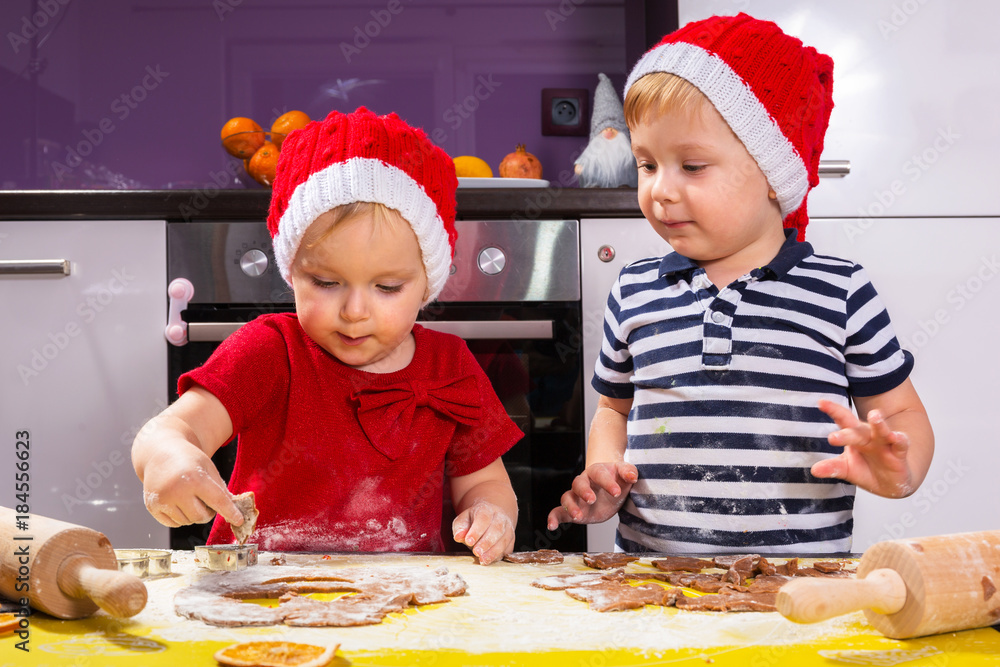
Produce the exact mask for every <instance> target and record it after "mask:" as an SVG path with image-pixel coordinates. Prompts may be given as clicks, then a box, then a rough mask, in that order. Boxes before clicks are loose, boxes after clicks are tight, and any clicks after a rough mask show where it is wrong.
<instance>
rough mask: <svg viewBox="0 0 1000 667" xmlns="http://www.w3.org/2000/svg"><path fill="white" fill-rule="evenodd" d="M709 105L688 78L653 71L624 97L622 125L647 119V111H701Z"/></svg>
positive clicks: (650, 112) (633, 124) (630, 125)
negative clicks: (623, 122) (623, 120)
mask: <svg viewBox="0 0 1000 667" xmlns="http://www.w3.org/2000/svg"><path fill="white" fill-rule="evenodd" d="M706 104H708V105H711V102H709V100H708V98H707V97H705V94H704V93H702V92H701V91H700V90H698V88H697V87H696V86H695V85H694V84H693V83H691V82H690V81H688V80H687V79H683V78H681V77H679V76H677V75H676V74H670V73H668V72H652V73H650V74H647V75H645V76H643V77H641V78H640V79H639V80H638V81H636V82H635V83H633V84H632V86H631V87H630V88H629V89H628V94H627V95H626V96H625V105H624V107H625V124H626V125H628V126H629V129H632V128H634V127H635V126H636V125H638V124H639V123H641V122H643V121H645V120H647V119H648V117H649V115H650V114H655V115H662V114H665V113H668V112H670V111H680V112H682V113H688V114H693V113H700V112H701V111H702V109H704V108H705V106H704V105H706Z"/></svg>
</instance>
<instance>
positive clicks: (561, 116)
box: [542, 88, 590, 137]
mask: <svg viewBox="0 0 1000 667" xmlns="http://www.w3.org/2000/svg"><path fill="white" fill-rule="evenodd" d="M589 96H590V91H589V90H587V89H586V88H542V135H543V136H563V137H577V136H579V137H586V136H588V135H589V134H590V127H589V123H588V116H587V99H588V98H589Z"/></svg>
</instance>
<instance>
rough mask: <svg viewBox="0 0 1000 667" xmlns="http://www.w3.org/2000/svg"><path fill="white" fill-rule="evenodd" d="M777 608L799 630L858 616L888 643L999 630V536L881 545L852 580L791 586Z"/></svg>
mask: <svg viewBox="0 0 1000 667" xmlns="http://www.w3.org/2000/svg"><path fill="white" fill-rule="evenodd" d="M777 607H778V611H780V612H781V613H782V614H783V615H784V616H786V617H787V618H789V619H790V620H792V621H796V622H798V623H815V622H816V621H822V620H825V619H827V618H832V617H834V616H839V615H841V614H846V613H849V612H852V611H858V610H860V609H863V610H864V612H865V616H866V617H867V618H868V622H869V623H871V624H872V625H873V626H875V629H877V630H878V631H879V632H881V633H882V634H884V635H885V636H887V637H892V638H893V639H908V638H910V637H922V636H924V635H934V634H938V633H940V632H955V631H958V630H970V629H972V628H981V627H985V626H988V625H994V624H996V623H1000V530H993V531H983V532H977V533H958V534H955V535H940V536H936V537H918V538H914V539H909V540H893V541H890V542H879V543H878V544H875V545H873V546H872V547H871V548H870V549H868V550H867V551H866V552H865V553H864V555H863V556H862V557H861V562H860V563H858V573H857V578H856V579H796V580H793V581H790V582H788V583H787V584H785V585H784V586H782V587H781V589H780V590H779V591H778V600H777Z"/></svg>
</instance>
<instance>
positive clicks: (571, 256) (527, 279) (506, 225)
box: [438, 220, 580, 303]
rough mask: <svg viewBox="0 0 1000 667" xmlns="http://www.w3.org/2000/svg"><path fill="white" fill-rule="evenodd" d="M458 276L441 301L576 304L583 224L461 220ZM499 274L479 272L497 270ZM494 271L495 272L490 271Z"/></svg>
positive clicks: (549, 221)
mask: <svg viewBox="0 0 1000 667" xmlns="http://www.w3.org/2000/svg"><path fill="white" fill-rule="evenodd" d="M455 227H456V229H457V230H458V242H457V243H456V246H455V259H454V262H453V265H454V268H455V270H454V273H453V274H452V276H451V277H450V278H449V279H448V282H447V283H446V284H445V286H444V290H442V292H441V296H440V297H439V299H438V300H439V301H441V302H443V303H449V302H473V301H484V302H492V301H529V302H530V301H578V300H579V299H580V223H579V222H578V221H576V220H458V221H456V223H455ZM495 250H499V251H501V252H502V253H503V257H504V261H503V262H502V265H503V268H502V270H500V271H499V272H498V273H495V274H492V275H491V274H488V273H486V272H485V270H484V269H485V268H486V264H484V265H483V267H482V268H481V267H480V264H481V262H480V255H481V254H483V253H484V251H486V254H487V256H488V264H489V266H491V267H496V266H499V265H500V264H501V263H500V262H498V261H497V256H496V253H495V252H494V251H495ZM490 270H492V269H490Z"/></svg>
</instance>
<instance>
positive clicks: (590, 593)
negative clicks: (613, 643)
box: [532, 554, 854, 612]
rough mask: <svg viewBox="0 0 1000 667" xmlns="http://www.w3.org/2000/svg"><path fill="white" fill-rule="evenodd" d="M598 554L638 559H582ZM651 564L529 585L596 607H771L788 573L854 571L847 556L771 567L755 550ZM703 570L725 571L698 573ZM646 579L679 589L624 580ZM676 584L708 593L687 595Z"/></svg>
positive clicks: (605, 562) (725, 609) (808, 574)
mask: <svg viewBox="0 0 1000 667" xmlns="http://www.w3.org/2000/svg"><path fill="white" fill-rule="evenodd" d="M601 556H614V557H624V558H623V559H622V560H619V561H618V563H619V564H620V565H625V564H627V563H629V562H632V561H633V560H637V559H636V558H634V557H631V556H625V554H597V555H596V557H595V556H590V557H589V558H590V560H591V561H593V562H587V564H588V565H590V566H591V567H598V566H599V565H601V564H603V565H609V563H611V562H612V559H610V558H609V559H602V558H600V557H601ZM587 560H588V556H584V561H585V562H586V561H587ZM652 564H653V565H654V566H656V567H657V568H658V569H660V570H661V571H660V572H655V573H649V572H641V573H640V572H625V570H624V569H621V568H619V569H616V570H614V571H611V572H593V573H579V574H562V575H552V576H548V577H542V578H540V579H536V580H535V581H533V582H532V586H536V587H538V588H545V589H548V590H564V591H566V593H567V594H568V595H569V596H570V597H572V598H575V599H578V600H584V601H587V602H589V603H590V608H591V609H594V610H596V611H618V610H623V609H635V608H638V607H642V606H644V605H647V604H654V605H663V606H671V605H672V606H675V607H677V608H678V609H684V610H687V611H723V612H737V611H776V608H775V600H776V598H777V592H778V589H779V588H781V586H782V585H784V584H785V583H786V582H788V581H790V580H791V579H792V577H845V576H851V574H852V573H853V572H854V570H851V569H849V568H848V566H849V565H850V561H843V560H838V561H820V562H816V563H814V565H813V567H808V568H806V567H799V561H798V559H797V558H791V559H788V560H787V561H786V562H785V563H782V564H781V565H777V566H776V565H773V564H771V563H770V562H768V560H767V559H766V558H763V557H761V556H759V555H756V554H743V555H726V556H719V557H716V558H714V559H712V560H705V559H700V558H689V557H682V556H667V557H664V558H660V559H656V560H653V561H652ZM702 569H708V570H712V569H715V570H725V572H718V571H716V572H702V571H701V570H702ZM649 579H657V580H660V581H665V582H667V583H669V584H671V585H673V586H677V587H679V588H674V589H664V588H663V587H660V586H657V585H655V584H645V585H639V586H632V585H630V584H629V582H630V581H633V582H635V581H641V580H649ZM680 588H690V589H694V590H696V591H699V592H702V593H709V595H702V596H697V597H693V596H692V597H689V596H686V595H685V594H684V593H683V592H682V591H681V590H680ZM637 591H638V592H637ZM663 591H665V592H666V595H663V594H662V592H663Z"/></svg>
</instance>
